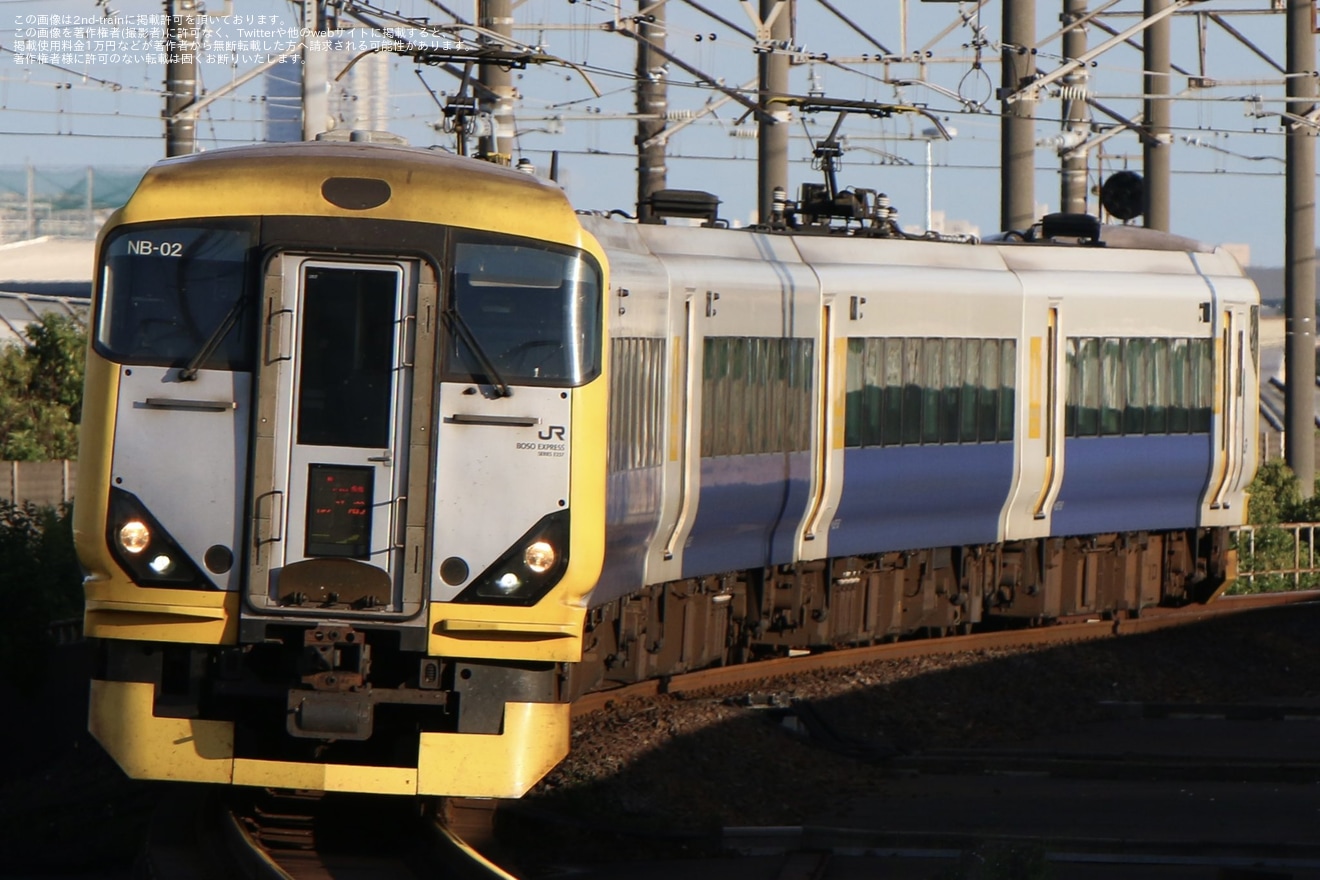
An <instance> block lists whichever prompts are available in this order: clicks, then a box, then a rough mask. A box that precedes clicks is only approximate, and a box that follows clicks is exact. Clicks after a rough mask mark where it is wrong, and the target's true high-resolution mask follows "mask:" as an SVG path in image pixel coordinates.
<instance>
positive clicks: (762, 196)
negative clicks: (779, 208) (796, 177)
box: [756, 0, 796, 223]
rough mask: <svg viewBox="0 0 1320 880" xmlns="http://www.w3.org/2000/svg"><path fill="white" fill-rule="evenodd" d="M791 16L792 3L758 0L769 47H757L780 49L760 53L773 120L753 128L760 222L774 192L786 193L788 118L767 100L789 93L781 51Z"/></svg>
mask: <svg viewBox="0 0 1320 880" xmlns="http://www.w3.org/2000/svg"><path fill="white" fill-rule="evenodd" d="M794 15H796V10H795V9H794V0H761V22H762V23H764V24H768V25H769V38H770V42H771V46H768V47H758V48H763V49H765V50H769V49H772V48H773V49H779V50H780V51H778V52H775V51H762V52H761V58H760V64H759V68H760V96H761V99H760V104H761V109H762V110H764V111H765V112H766V113H767V114H769V115H770V116H772V117H773V118H774V122H771V121H769V120H768V119H765V118H761V119H759V120H758V121H757V126H756V137H757V141H756V160H757V161H756V176H757V201H756V211H757V220H758V221H759V222H761V223H766V222H768V221H769V220H770V216H771V215H772V214H773V213H774V203H775V189H776V188H779V189H782V190H784V191H785V192H787V190H788V123H789V118H790V117H789V113H788V110H787V109H785V108H784V106H783V105H782V104H779V105H775V108H774V109H772V108H771V106H770V104H769V99H770V98H773V97H777V96H782V95H786V94H788V54H787V53H786V51H784V50H785V49H786V47H787V46H788V45H790V44H791V43H792V41H793V17H794ZM757 30H758V31H761V30H762V28H759V27H758V28H757ZM759 37H760V34H759V33H758V38H759Z"/></svg>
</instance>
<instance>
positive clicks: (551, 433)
mask: <svg viewBox="0 0 1320 880" xmlns="http://www.w3.org/2000/svg"><path fill="white" fill-rule="evenodd" d="M536 436H538V437H540V438H541V439H542V440H563V439H564V426H563V425H551V426H550V427H548V428H546V429H545V430H544V431H538V432H537V434H536Z"/></svg>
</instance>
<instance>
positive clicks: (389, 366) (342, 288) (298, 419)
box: [249, 254, 416, 614]
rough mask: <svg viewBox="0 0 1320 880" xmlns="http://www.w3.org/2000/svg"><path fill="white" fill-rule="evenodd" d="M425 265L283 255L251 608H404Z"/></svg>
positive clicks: (265, 390) (262, 421)
mask: <svg viewBox="0 0 1320 880" xmlns="http://www.w3.org/2000/svg"><path fill="white" fill-rule="evenodd" d="M414 275H415V268H414V266H413V265H412V264H410V263H408V262H402V261H401V262H366V261H360V262H359V261H347V260H332V259H322V258H318V257H314V256H299V255H292V254H284V255H282V256H280V257H277V258H276V259H274V260H273V261H272V263H271V264H270V268H269V269H268V271H267V277H266V287H267V291H266V293H267V296H266V303H267V312H266V315H265V320H266V332H265V346H264V349H265V350H264V352H263V354H264V357H263V365H262V370H261V376H260V379H259V382H260V391H259V409H260V412H259V414H258V426H257V443H256V449H257V453H256V462H255V477H254V479H255V486H254V488H255V491H254V493H253V494H254V498H255V511H254V532H255V533H254V536H253V537H254V544H255V549H256V553H255V560H254V562H255V565H254V567H253V569H252V577H251V579H250V591H249V597H250V602H251V603H252V604H254V605H256V606H257V607H258V608H264V609H267V610H275V609H278V610H279V611H280V612H281V613H293V614H297V613H302V612H306V613H318V614H324V613H325V612H326V611H327V610H331V611H333V612H334V613H336V614H340V613H353V612H371V613H374V614H379V613H381V612H390V611H396V612H397V611H403V610H405V609H404V608H403V591H402V589H401V586H402V571H401V569H402V560H403V557H404V552H403V551H404V548H405V544H406V538H407V533H408V532H409V531H411V530H410V529H409V528H408V527H407V502H408V498H407V495H408V472H409V455H408V448H409V443H408V427H409V422H410V402H411V389H412V369H411V368H412V354H411V353H412V351H413V349H414V347H415V346H414V332H413V331H414V330H415V324H416V321H415V315H416V291H415V278H414Z"/></svg>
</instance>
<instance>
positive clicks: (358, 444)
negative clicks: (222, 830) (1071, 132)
mask: <svg viewBox="0 0 1320 880" xmlns="http://www.w3.org/2000/svg"><path fill="white" fill-rule="evenodd" d="M849 197H850V198H852V199H853V202H851V203H850V205H851V207H849V211H847V212H843V213H844V214H846V215H847V216H848V217H850V218H851V219H849V220H848V221H847V222H845V223H843V224H840V223H838V222H837V219H838V212H837V211H836V215H835V220H833V221H831V220H830V217H829V213H828V212H826V213H825V214H824V215H813V214H811V213H810V211H808V210H807V209H806V208H803V210H802V211H800V212H799V213H796V214H790V215H789V216H788V217H786V218H780V219H781V220H782V222H779V223H778V224H777V225H775V226H768V227H766V228H761V229H754V230H733V229H726V228H712V227H709V226H708V227H705V228H691V227H680V226H665V225H649V224H634V223H627V222H621V221H618V220H613V219H610V218H606V217H601V216H583V215H578V214H576V213H575V212H574V210H573V209H572V207H571V206H570V205H569V203H568V201H567V199H566V198H565V197H564V195H563V193H562V192H561V190H560V189H559V188H558V187H557V186H555V185H553V184H551V183H548V182H544V181H541V180H538V179H536V178H534V177H532V176H530V175H527V174H522V173H519V172H516V171H511V170H507V169H503V168H498V167H495V166H492V165H489V164H484V163H480V162H477V161H475V160H470V159H464V158H460V157H456V156H452V155H448V154H444V153H440V152H436V151H429V150H421V149H412V148H408V147H403V146H394V145H381V144H373V143H367V142H354V141H346V142H318V143H307V144H289V145H279V146H261V147H246V148H238V149H232V150H219V151H216V152H212V153H204V154H199V155H194V156H189V157H186V158H179V159H172V160H167V161H165V162H162V163H160V164H158V165H157V166H155V167H154V168H153V169H152V170H151V171H149V172H148V173H147V175H146V177H145V178H144V179H143V181H142V183H141V184H140V185H139V187H138V189H137V191H136V192H135V193H134V195H133V196H132V198H131V199H130V200H129V202H128V204H127V205H125V207H124V208H123V209H122V210H120V211H119V212H118V213H116V214H115V216H114V217H113V218H112V219H111V221H110V222H109V223H108V224H107V226H106V228H105V230H104V231H103V233H102V235H101V238H100V241H99V243H98V271H97V276H96V278H97V281H96V291H95V302H94V309H93V317H92V324H91V327H92V331H91V341H90V351H89V358H88V366H87V389H86V399H85V402H84V408H83V427H82V431H83V433H82V449H81V460H80V480H79V490H78V496H77V500H76V506H75V532H76V541H77V546H78V552H79V556H80V558H81V560H82V562H83V565H84V567H85V568H86V570H87V572H88V574H87V578H86V610H85V633H86V635H87V636H88V637H89V638H91V639H93V640H95V644H96V668H95V671H94V675H93V679H94V680H93V684H92V695H91V697H92V699H91V719H90V724H91V729H92V731H93V733H94V734H95V735H96V737H97V738H98V739H99V741H100V742H101V743H102V744H103V745H104V746H105V748H106V749H107V750H108V751H109V752H110V754H111V755H113V756H114V758H115V759H116V760H117V761H118V762H119V764H120V765H121V766H122V767H123V768H124V769H125V771H126V772H127V773H128V774H129V775H130V776H134V777H139V778H150V779H178V780H191V781H196V782H211V783H220V784H234V785H250V786H267V787H275V788H297V789H312V790H328V791H358V792H376V793H392V794H416V795H468V796H494V797H507V796H517V795H520V794H522V793H523V792H525V791H526V790H527V789H528V788H529V787H530V786H532V785H533V784H534V783H535V782H536V781H537V780H538V779H539V778H540V777H541V776H542V775H544V774H545V773H546V772H547V771H548V770H549V769H550V768H551V767H553V766H554V764H555V763H556V762H558V761H559V760H560V759H561V758H562V757H563V756H564V755H565V754H566V753H567V750H568V743H569V700H570V699H571V698H572V697H573V695H574V694H576V693H579V692H581V691H583V690H584V689H587V688H590V687H595V686H598V685H600V684H601V683H602V682H605V681H608V680H631V679H637V678H642V677H646V676H650V675H663V674H668V673H672V672H676V671H681V670H683V669H692V668H697V667H700V666H703V665H709V664H714V663H728V662H736V661H738V660H741V659H745V658H749V657H755V656H757V655H759V654H765V653H773V652H779V651H783V650H786V649H788V648H792V647H806V648H816V647H825V646H830V645H837V644H844V643H850V642H862V641H869V640H874V639H877V638H886V637H894V636H900V635H904V634H908V633H912V632H916V631H919V630H920V631H947V630H951V629H955V628H967V627H972V626H975V625H977V624H978V623H980V622H981V621H983V620H986V619H989V618H991V617H995V616H999V617H1016V618H1023V619H1031V620H1048V619H1055V618H1060V617H1067V616H1069V615H1074V614H1095V613H1137V612H1139V611H1140V609H1141V608H1142V607H1145V606H1147V605H1151V604H1154V603H1158V602H1183V601H1193V600H1204V599H1206V598H1208V597H1209V596H1211V595H1213V594H1214V593H1215V592H1216V591H1217V590H1219V589H1222V587H1223V586H1224V584H1225V583H1226V582H1227V581H1228V580H1229V579H1230V578H1231V576H1232V560H1231V555H1230V554H1229V552H1228V545H1227V541H1226V528H1227V527H1228V526H1230V525H1233V524H1236V523H1239V522H1241V521H1242V517H1243V513H1244V509H1245V495H1244V490H1245V487H1246V485H1247V484H1248V483H1249V482H1250V480H1251V477H1252V474H1253V473H1254V469H1255V458H1256V449H1255V443H1256V435H1257V432H1256V418H1257V408H1256V402H1255V395H1256V393H1257V391H1256V360H1257V356H1258V355H1257V349H1258V346H1257V342H1256V320H1257V311H1256V310H1257V296H1256V292H1255V289H1254V288H1253V287H1252V285H1251V284H1250V282H1248V281H1247V280H1246V279H1245V278H1244V277H1243V275H1242V273H1241V270H1240V269H1239V268H1238V267H1237V265H1236V264H1235V263H1234V262H1233V260H1232V259H1231V257H1228V256H1227V255H1226V254H1224V253H1222V252H1220V251H1215V250H1212V249H1208V248H1203V247H1197V246H1194V245H1190V244H1189V243H1187V242H1185V241H1183V240H1175V239H1172V238H1171V237H1167V236H1164V237H1161V236H1153V237H1149V238H1147V237H1142V236H1139V235H1138V236H1135V237H1134V240H1133V241H1132V242H1130V246H1124V247H1116V246H1113V245H1112V243H1111V244H1110V246H1107V247H1106V246H1101V245H1102V244H1103V242H1095V241H1091V242H1089V243H1087V244H1076V243H1071V244H1064V243H1060V242H1057V241H1053V240H1050V238H1051V237H1050V236H1049V235H1047V234H1045V235H1041V236H1039V237H1038V238H1039V240H1036V241H1007V240H1005V241H1000V242H995V243H958V242H949V241H935V240H927V239H918V240H914V239H912V238H911V237H909V236H904V235H903V234H901V233H899V232H897V231H896V230H894V229H893V228H892V224H889V225H886V224H885V223H884V222H883V217H882V216H881V214H882V212H877V211H876V210H875V200H874V198H873V196H872V194H869V193H866V192H858V193H851V194H849ZM805 204H806V203H805V202H804V205H805ZM839 204H840V201H839V199H838V198H834V199H833V200H832V201H831V205H832V206H834V208H832V209H831V210H833V209H835V208H837V206H838V205H839ZM854 208H856V210H853V209H854ZM1070 237H1072V238H1076V235H1071V236H1070ZM1085 237H1086V236H1083V238H1085ZM1092 237H1093V236H1092Z"/></svg>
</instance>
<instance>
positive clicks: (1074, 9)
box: [1059, 0, 1089, 214]
mask: <svg viewBox="0 0 1320 880" xmlns="http://www.w3.org/2000/svg"><path fill="white" fill-rule="evenodd" d="M1085 16H1086V0H1063V26H1064V27H1070V26H1071V25H1072V24H1073V23H1074V22H1076V21H1079V20H1080V19H1082V18H1084V17H1085ZM1085 52H1086V30H1085V29H1084V28H1081V27H1073V28H1071V29H1070V30H1069V31H1067V32H1066V33H1065V34H1064V35H1063V57H1064V59H1065V60H1068V59H1072V58H1079V57H1081V56H1082V55H1083V54H1084V53H1085ZM1088 80H1089V77H1088V76H1087V73H1086V66H1085V65H1082V66H1080V67H1078V68H1077V69H1076V70H1074V71H1072V72H1070V73H1069V74H1068V75H1067V76H1065V77H1064V78H1063V95H1064V101H1063V106H1064V114H1063V115H1064V119H1065V120H1067V133H1066V135H1065V137H1066V138H1068V142H1069V143H1071V142H1076V143H1078V144H1080V143H1083V142H1085V140H1086V135H1087V124H1086V121H1087V110H1086V100H1085V98H1084V96H1085V94H1086V85H1087V82H1088ZM1060 154H1061V156H1062V167H1061V170H1060V175H1059V210H1060V211H1063V212H1064V213H1066V214H1085V213H1086V196H1087V191H1086V151H1085V150H1084V149H1082V148H1080V147H1077V146H1072V147H1068V146H1065V147H1064V148H1063V149H1062V150H1060Z"/></svg>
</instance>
